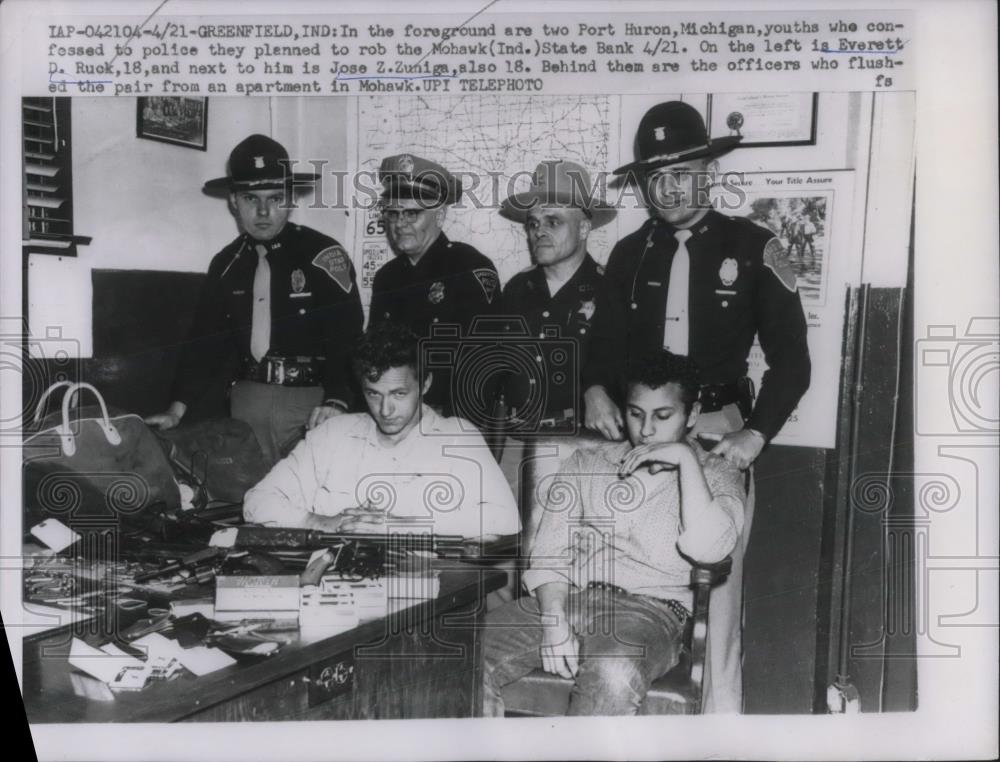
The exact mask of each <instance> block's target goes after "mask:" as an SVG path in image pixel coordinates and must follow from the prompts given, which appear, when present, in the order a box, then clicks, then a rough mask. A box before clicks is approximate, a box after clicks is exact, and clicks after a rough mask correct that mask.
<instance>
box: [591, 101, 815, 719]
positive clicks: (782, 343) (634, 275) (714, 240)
mask: <svg viewBox="0 0 1000 762" xmlns="http://www.w3.org/2000/svg"><path fill="white" fill-rule="evenodd" d="M740 139H741V138H740V136H738V135H736V136H730V137H722V138H716V139H715V140H711V139H710V138H709V136H708V133H707V131H706V129H705V123H704V120H703V119H702V117H701V114H699V113H698V111H697V110H696V109H695V108H693V107H692V106H691V105H690V104H687V103H683V102H680V101H671V102H668V103H661V104H659V105H656V106H654V107H652V108H651V109H649V111H647V112H646V114H645V115H644V116H643V118H642V120H641V121H640V123H639V128H638V131H637V133H636V141H635V160H634V161H633V162H630V163H628V164H626V165H624V166H622V167H619V168H618V169H616V170H615V174H618V175H623V176H624V178H625V179H626V181H627V182H634V183H635V184H636V185H638V187H639V189H640V191H641V194H642V197H643V199H644V202H645V204H646V207H647V209H648V210H649V212H650V219H649V220H648V221H647V222H646V223H645V224H644V225H642V227H641V228H639V230H637V231H635V232H633V233H631V234H630V235H627V236H626V237H625V238H623V239H622V240H621V241H619V242H618V243H617V244H616V245H615V247H614V249H613V251H612V252H611V255H610V257H609V259H608V265H607V272H606V278H607V279H608V282H609V286H610V289H611V291H612V293H613V298H614V300H615V302H616V303H617V305H618V306H619V309H618V310H604V311H599V313H598V316H597V320H596V321H595V325H594V329H593V337H592V339H591V347H590V354H589V357H588V361H587V364H586V367H585V368H584V371H583V376H584V381H583V383H584V386H585V387H586V391H585V395H584V397H585V408H586V413H585V418H586V425H587V426H588V427H589V428H592V429H594V430H596V431H599V432H601V433H602V434H604V435H605V436H606V437H608V438H612V439H618V438H621V425H622V423H623V422H622V419H621V413H620V412H619V407H618V406H617V405H616V404H615V402H614V400H613V398H614V397H615V396H616V394H618V393H619V386H620V379H619V372H620V369H621V368H622V367H624V366H625V363H626V358H627V357H628V356H630V355H631V356H641V355H643V354H645V353H647V352H649V351H651V350H654V349H657V348H661V347H665V348H667V349H669V350H670V351H672V352H674V353H675V354H683V355H689V356H690V357H692V358H693V359H694V360H695V361H696V363H697V365H698V367H699V368H700V369H701V373H702V384H703V385H702V392H701V398H700V407H701V414H700V415H699V417H698V419H697V424H696V428H695V431H696V433H699V434H701V435H703V437H704V438H705V439H711V441H713V442H717V444H715V445H714V448H713V452H715V453H717V454H719V455H721V456H722V457H725V458H726V459H728V460H729V461H731V462H732V463H734V464H736V465H737V466H739V467H740V468H744V469H746V468H749V467H750V465H751V464H752V463H753V461H754V460H755V459H756V458H757V456H758V455H759V454H760V452H761V450H762V448H763V447H764V446H765V444H766V443H767V442H768V441H769V440H770V439H772V438H773V437H774V436H775V435H776V434H777V433H778V431H780V429H781V427H782V426H783V425H784V423H785V421H786V420H787V419H788V417H789V415H791V413H792V411H793V410H794V409H795V407H796V405H797V404H798V402H799V400H800V399H801V397H802V395H803V394H804V393H805V391H806V389H807V388H808V386H809V376H810V361H809V350H808V346H807V343H806V321H805V316H804V314H803V310H802V303H801V301H800V299H799V294H798V290H797V284H796V278H795V274H794V272H793V271H792V269H791V267H790V266H789V263H788V255H787V252H786V251H785V247H784V245H783V244H782V242H781V241H780V240H779V239H778V238H777V237H776V236H775V235H774V234H773V233H772V232H771V231H770V230H768V229H766V228H763V227H760V226H758V225H755V224H754V223H752V222H750V221H749V220H746V219H744V218H741V217H729V216H725V215H723V214H720V213H719V212H717V211H715V210H714V209H712V208H711V204H710V200H709V198H708V195H709V189H710V187H711V186H712V184H713V182H714V178H715V174H716V171H717V167H718V165H717V162H716V160H717V159H718V157H720V156H722V155H723V154H725V153H728V152H729V151H731V150H732V149H734V148H735V147H736V146H737V145H738V143H739V141H740ZM755 336H756V337H757V338H758V339H759V341H760V346H761V348H762V349H763V352H764V358H765V360H766V361H767V366H768V370H767V371H766V372H765V374H764V377H763V381H762V383H761V388H760V390H759V393H758V394H757V395H756V400H755V399H754V394H753V389H752V384H751V382H750V381H749V379H747V378H746V374H747V369H748V362H747V358H748V355H749V354H750V349H751V347H752V345H753V343H754V337H755ZM750 484H751V486H752V482H750ZM752 510H753V499H752V491H751V494H750V498H749V499H748V501H747V504H746V508H745V513H746V521H745V526H746V529H745V530H744V534H743V543H744V544H743V545H740V546H738V547H737V551H736V552H735V553H734V555H733V571H732V573H731V575H730V577H729V580H728V581H727V582H726V583H725V584H724V585H723V586H722V587H720V588H719V589H718V590H716V591H714V592H713V594H712V603H711V606H712V612H711V620H710V621H711V623H712V624H711V632H710V636H709V642H710V644H709V650H710V653H711V654H712V656H711V659H710V668H709V671H708V679H707V685H706V709H707V710H714V711H739V710H740V704H741V691H742V684H741V677H740V647H739V644H740V637H739V635H740V616H739V615H740V600H741V597H740V595H741V589H742V587H741V586H742V552H743V549H744V548H745V542H746V539H747V537H748V535H749V528H750V521H751V518H752Z"/></svg>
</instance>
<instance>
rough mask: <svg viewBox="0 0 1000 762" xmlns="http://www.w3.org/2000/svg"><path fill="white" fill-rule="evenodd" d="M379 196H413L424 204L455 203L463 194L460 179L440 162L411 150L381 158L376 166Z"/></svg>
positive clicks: (386, 199)
mask: <svg viewBox="0 0 1000 762" xmlns="http://www.w3.org/2000/svg"><path fill="white" fill-rule="evenodd" d="M378 177H379V181H380V182H381V183H382V200H383V201H395V200H397V199H415V200H417V201H419V202H421V203H422V204H424V205H425V206H427V207H435V206H440V205H441V204H454V203H455V202H456V201H458V200H459V199H460V198H461V197H462V181H461V180H459V179H458V178H457V177H455V176H454V175H453V174H452V173H451V172H449V171H448V170H447V169H445V168H444V167H442V166H441V165H440V164H438V163H436V162H433V161H431V160H429V159H422V158H421V157H419V156H414V155H413V154H412V153H401V154H397V155H396V156H388V157H386V158H385V159H382V164H381V165H380V166H379V168H378Z"/></svg>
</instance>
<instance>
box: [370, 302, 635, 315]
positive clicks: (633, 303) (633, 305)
mask: <svg viewBox="0 0 1000 762" xmlns="http://www.w3.org/2000/svg"><path fill="white" fill-rule="evenodd" d="M632 309H634V310H637V309H639V305H638V304H636V303H635V302H632ZM386 317H389V316H388V315H386Z"/></svg>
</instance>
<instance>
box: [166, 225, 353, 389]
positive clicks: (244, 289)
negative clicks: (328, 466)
mask: <svg viewBox="0 0 1000 762" xmlns="http://www.w3.org/2000/svg"><path fill="white" fill-rule="evenodd" d="M258 244H261V245H263V246H265V247H267V249H268V253H267V255H266V256H267V262H268V265H269V266H270V268H271V348H270V352H269V354H271V355H278V356H283V357H296V356H299V357H323V358H325V362H324V363H322V380H323V390H324V399H338V400H341V401H343V402H345V403H350V401H351V398H352V394H351V384H350V369H349V357H350V352H351V348H352V346H353V343H354V342H355V341H356V340H357V337H358V336H359V335H360V334H361V329H362V326H363V322H364V316H363V313H362V310H361V297H360V296H359V294H358V287H357V282H356V278H355V274H354V267H353V266H352V265H351V261H350V258H349V257H348V256H347V252H345V251H344V249H343V247H342V246H341V245H340V244H339V243H337V241H335V240H334V239H333V238H330V237H329V236H327V235H323V234H322V233H320V232H318V231H316V230H312V229H311V228H307V227H304V226H302V225H294V224H291V223H289V224H286V225H285V227H284V228H283V229H282V231H281V232H280V233H279V234H278V235H277V236H276V237H275V238H274V239H272V240H271V241H265V242H258V241H255V240H254V239H253V238H251V237H250V236H248V235H246V234H244V235H241V236H240V237H239V238H237V239H236V240H235V241H233V242H232V243H230V244H229V245H228V246H226V247H225V248H224V249H223V250H222V251H220V252H219V253H218V254H216V255H215V257H213V258H212V262H211V264H210V265H209V267H208V277H207V279H206V281H205V284H204V286H203V288H202V293H201V298H200V301H199V306H198V310H197V312H196V313H195V320H194V325H193V326H192V330H191V338H190V341H189V342H188V344H187V345H186V346H185V347H184V351H183V352H182V355H181V360H180V368H179V372H178V375H177V379H176V381H175V383H174V395H173V399H176V400H179V401H181V402H184V403H185V404H190V402H191V401H192V400H194V399H196V398H197V397H198V396H199V395H201V394H202V393H203V392H204V390H205V388H206V385H207V384H210V383H211V382H212V381H213V380H215V379H216V378H218V377H219V375H220V374H221V375H223V376H225V377H228V380H230V381H231V380H233V378H235V377H236V374H237V373H238V371H239V368H240V364H241V363H245V362H252V358H251V355H250V332H251V329H252V324H253V282H254V275H255V273H256V271H257V263H258V261H259V259H260V257H259V255H258V253H257V251H256V246H257V245H258Z"/></svg>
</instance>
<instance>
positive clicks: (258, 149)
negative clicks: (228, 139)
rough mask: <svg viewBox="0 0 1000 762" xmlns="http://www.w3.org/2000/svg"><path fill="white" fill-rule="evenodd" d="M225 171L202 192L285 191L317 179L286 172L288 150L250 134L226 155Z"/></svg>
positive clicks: (206, 184)
mask: <svg viewBox="0 0 1000 762" xmlns="http://www.w3.org/2000/svg"><path fill="white" fill-rule="evenodd" d="M226 171H227V173H228V174H227V175H226V176H225V177H216V178H215V179H214V180H209V181H208V182H206V183H205V185H204V186H203V187H202V190H203V191H204V192H205V193H208V194H211V195H225V194H227V193H230V192H232V191H237V190H271V189H273V188H287V187H290V186H292V185H293V184H300V183H313V182H316V180H317V179H318V175H316V174H314V173H312V172H290V171H289V160H288V151H286V150H285V147H284V146H283V145H281V143H279V142H278V141H276V140H272V139H271V138H269V137H267V136H266V135H251V136H250V137H248V138H246V139H245V140H243V141H241V142H240V143H239V145H237V146H236V148H234V149H233V151H232V153H230V154H229V162H228V163H227V165H226Z"/></svg>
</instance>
